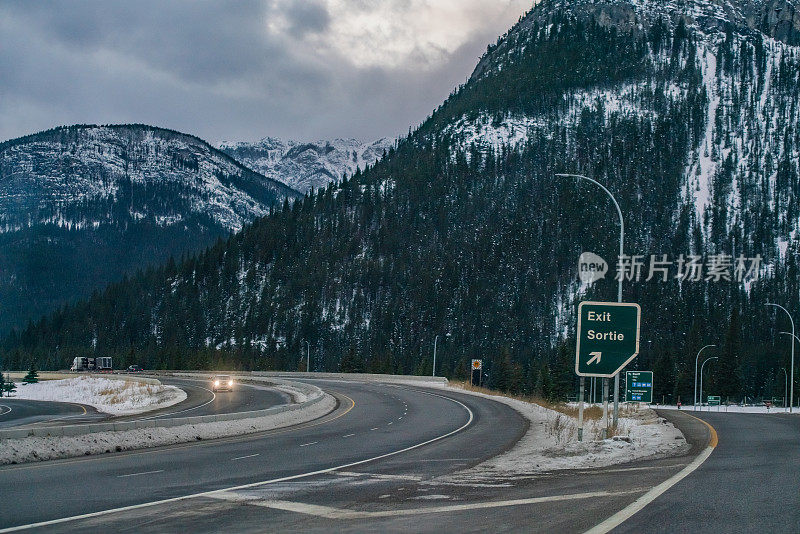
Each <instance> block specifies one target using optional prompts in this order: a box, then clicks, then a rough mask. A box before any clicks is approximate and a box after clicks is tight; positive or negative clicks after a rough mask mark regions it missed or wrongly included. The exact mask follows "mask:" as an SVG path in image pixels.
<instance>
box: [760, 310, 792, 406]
mask: <svg viewBox="0 0 800 534" xmlns="http://www.w3.org/2000/svg"><path fill="white" fill-rule="evenodd" d="M766 305H767V306H774V307H775V308H780V309H782V310H783V311H784V312H785V313H786V315H788V316H789V321H791V323H792V337H793V338H795V339H796V338H797V336H796V335H795V332H794V319H792V314H791V313H789V310H787V309H786V308H784V307H783V306H781V305H780V304H772V303H770V302H768V303H767V304H766ZM791 343H792V364H791V365H792V368H791V370H790V375H791V377H790V378H789V413H792V405H793V404H794V339H792V340H791Z"/></svg>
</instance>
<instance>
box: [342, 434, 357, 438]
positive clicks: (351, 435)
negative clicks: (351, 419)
mask: <svg viewBox="0 0 800 534" xmlns="http://www.w3.org/2000/svg"><path fill="white" fill-rule="evenodd" d="M353 436H355V434H347V435H345V436H342V437H343V438H352V437H353Z"/></svg>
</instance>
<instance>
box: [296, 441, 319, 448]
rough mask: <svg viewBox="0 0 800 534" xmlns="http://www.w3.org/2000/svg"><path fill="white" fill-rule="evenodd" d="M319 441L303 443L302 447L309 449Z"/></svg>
mask: <svg viewBox="0 0 800 534" xmlns="http://www.w3.org/2000/svg"><path fill="white" fill-rule="evenodd" d="M317 443H319V441H312V442H311V443H303V444H302V445H300V446H301V447H308V446H309V445H316V444H317Z"/></svg>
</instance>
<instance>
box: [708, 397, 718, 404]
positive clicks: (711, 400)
mask: <svg viewBox="0 0 800 534" xmlns="http://www.w3.org/2000/svg"><path fill="white" fill-rule="evenodd" d="M719 403H720V397H719V395H709V396H708V405H709V406H719Z"/></svg>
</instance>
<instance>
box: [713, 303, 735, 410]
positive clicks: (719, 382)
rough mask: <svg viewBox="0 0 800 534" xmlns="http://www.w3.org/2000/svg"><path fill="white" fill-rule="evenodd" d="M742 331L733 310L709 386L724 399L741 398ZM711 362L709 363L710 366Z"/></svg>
mask: <svg viewBox="0 0 800 534" xmlns="http://www.w3.org/2000/svg"><path fill="white" fill-rule="evenodd" d="M741 350H742V329H741V320H740V317H739V309H738V308H734V309H733V311H732V312H731V317H730V323H729V324H728V331H727V333H726V334H725V341H724V344H723V346H722V350H721V351H720V354H719V361H717V362H714V363H716V364H717V372H716V373H714V374H715V378H714V379H713V380H712V381H710V382H709V383H710V384H715V385H716V388H717V391H716V394H717V395H721V396H722V397H723V399H724V398H726V397H732V398H736V399H739V398H741V397H742V385H743V380H742V363H741ZM711 363H712V362H709V365H711Z"/></svg>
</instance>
